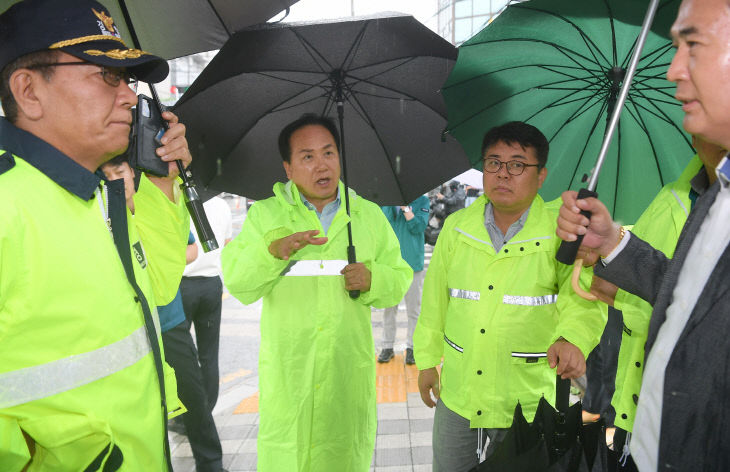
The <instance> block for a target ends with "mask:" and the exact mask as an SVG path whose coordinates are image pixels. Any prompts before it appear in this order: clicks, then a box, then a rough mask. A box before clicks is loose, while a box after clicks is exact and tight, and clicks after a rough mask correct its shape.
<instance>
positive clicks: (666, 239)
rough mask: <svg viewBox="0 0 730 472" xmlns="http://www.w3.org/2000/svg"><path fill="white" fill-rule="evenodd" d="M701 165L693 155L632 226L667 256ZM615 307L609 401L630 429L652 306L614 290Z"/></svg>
mask: <svg viewBox="0 0 730 472" xmlns="http://www.w3.org/2000/svg"><path fill="white" fill-rule="evenodd" d="M701 167H702V162H701V161H700V159H699V157H697V156H695V157H694V158H693V159H692V160H691V161H690V163H689V164H688V165H687V167H686V168H685V169H684V172H682V175H680V176H679V179H677V181H675V182H672V183H670V184H667V185H665V186H664V188H662V189H661V191H660V192H659V193H658V194H657V196H656V198H654V200H653V201H652V202H651V204H650V205H649V206H648V207H647V208H646V210H644V213H642V214H641V217H639V219H638V221H637V222H636V224H635V225H634V227H633V228H632V229H631V232H632V233H634V234H635V235H636V236H638V237H640V238H641V239H643V240H644V241H646V242H648V243H649V244H651V245H652V246H653V247H655V248H656V249H658V250H660V251H662V252H663V253H664V254H665V255H666V256H667V257H669V258H671V257H672V255H673V254H674V249H675V248H676V246H677V241H678V240H679V234H680V233H681V232H682V227H683V226H684V223H685V221H687V216H688V215H689V211H690V209H691V202H690V199H689V192H690V189H691V188H692V187H691V186H690V180H692V178H693V177H694V176H695V175H697V172H699V170H700V168H701ZM614 307H615V308H616V309H617V310H621V312H622V313H623V320H624V330H623V333H622V335H621V350H620V351H619V358H618V368H617V371H616V391H615V392H614V394H613V399H612V401H611V404H612V405H613V407H614V409H615V410H616V420H615V421H614V424H615V425H616V426H618V427H619V428H621V429H623V430H625V431H629V432H631V431H633V428H634V418H635V417H636V405H637V402H638V401H639V390H641V376H642V374H643V372H644V345H645V344H646V337H647V336H648V334H649V319H650V318H651V312H652V307H651V305H649V303H648V302H645V301H644V300H642V299H641V298H639V297H637V296H636V295H632V294H630V293H629V292H626V291H624V290H619V291H618V292H617V293H616V298H615V302H614Z"/></svg>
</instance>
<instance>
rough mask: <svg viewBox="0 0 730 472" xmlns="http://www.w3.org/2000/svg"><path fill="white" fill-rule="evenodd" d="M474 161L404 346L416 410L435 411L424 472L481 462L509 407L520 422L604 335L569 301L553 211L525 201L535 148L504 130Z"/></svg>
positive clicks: (538, 137)
mask: <svg viewBox="0 0 730 472" xmlns="http://www.w3.org/2000/svg"><path fill="white" fill-rule="evenodd" d="M482 156H483V160H484V163H483V164H484V195H483V196H482V197H480V198H478V199H477V200H476V201H475V202H474V203H472V204H471V205H470V206H469V207H467V208H465V209H463V210H460V211H457V212H456V213H454V214H452V215H451V216H449V217H448V218H447V219H446V222H445V224H444V228H443V229H442V230H441V233H440V235H439V239H438V242H437V243H436V246H435V248H434V251H433V256H432V258H431V262H430V265H429V268H428V271H427V273H426V280H425V282H424V287H423V301H422V305H421V315H420V317H419V318H418V324H417V325H416V332H415V335H414V339H413V341H414V350H415V357H416V364H417V365H418V368H419V370H420V372H419V377H418V386H419V390H420V392H421V398H422V399H423V401H424V403H425V404H426V405H428V406H429V407H433V406H436V413H435V416H434V428H433V450H434V461H433V468H434V471H449V472H460V471H467V470H470V469H472V468H473V467H475V466H476V465H477V464H478V462H479V457H478V456H486V455H488V454H491V451H492V450H493V448H494V446H495V445H496V444H498V443H499V442H500V441H501V440H502V438H503V437H504V434H505V432H506V428H508V427H509V426H510V424H511V423H512V416H513V412H514V408H515V405H516V404H517V402H518V401H519V402H520V404H521V405H522V408H523V410H524V412H525V416H526V417H527V418H532V416H533V415H534V413H535V410H536V408H537V404H538V401H539V400H540V398H541V397H542V396H545V398H547V399H548V400H550V401H552V399H553V398H555V373H556V371H557V374H558V375H561V376H562V377H563V378H575V377H578V376H580V375H582V374H583V372H584V371H585V356H587V355H588V353H589V352H590V351H591V350H592V349H593V347H594V346H595V345H596V344H598V340H599V339H600V336H601V333H602V332H603V327H604V325H605V323H606V317H605V314H603V313H602V312H601V310H600V309H599V308H598V304H597V303H594V302H588V301H586V300H583V299H581V298H579V297H578V296H577V295H575V294H574V293H573V291H572V289H571V287H570V275H571V271H572V268H571V267H569V266H565V265H563V264H560V263H559V262H557V261H556V260H555V253H556V251H557V249H558V246H559V244H560V240H559V239H558V238H557V237H555V226H556V222H555V217H556V216H557V206H551V205H549V204H545V203H544V202H543V200H542V198H540V196H539V195H538V194H537V191H538V189H539V188H540V186H541V185H542V183H543V181H544V180H545V177H546V176H547V169H546V168H545V164H546V162H547V156H548V142H547V139H546V138H545V136H544V135H543V134H542V133H541V132H540V131H539V130H538V129H537V128H535V127H534V126H531V125H528V124H526V123H522V122H511V123H506V124H504V125H502V126H498V127H496V128H493V129H491V130H489V131H488V132H487V133H486V135H485V136H484V141H483V144H482ZM585 275H586V277H588V275H589V274H588V273H586V274H585ZM442 357H443V368H442V372H441V374H442V375H441V377H440V378H439V373H438V371H437V369H436V367H437V366H438V365H439V364H441V360H442ZM556 367H557V369H556V370H553V369H554V368H556ZM432 393H433V396H434V397H436V398H437V399H439V401H438V404H436V403H435V402H434V399H433V398H432V397H431V394H432ZM482 431H483V432H484V433H485V435H484V436H483V435H482V434H480V432H482ZM487 436H488V437H489V438H490V443H489V450H487V451H486V452H483V451H484V440H483V439H482V438H484V437H487ZM474 451H479V452H478V454H475V453H474Z"/></svg>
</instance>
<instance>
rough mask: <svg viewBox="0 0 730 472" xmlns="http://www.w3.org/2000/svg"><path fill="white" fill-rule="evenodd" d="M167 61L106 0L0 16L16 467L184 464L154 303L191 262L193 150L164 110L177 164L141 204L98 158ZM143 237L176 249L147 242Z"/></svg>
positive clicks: (6, 458) (6, 342)
mask: <svg viewBox="0 0 730 472" xmlns="http://www.w3.org/2000/svg"><path fill="white" fill-rule="evenodd" d="M167 73H168V66H167V63H166V62H165V61H164V60H163V59H162V58H159V57H156V56H153V55H151V54H149V53H146V52H144V51H141V50H137V49H130V48H128V47H127V46H126V45H125V44H124V42H123V40H122V39H121V37H120V35H119V32H118V30H117V28H116V26H115V25H114V20H113V19H112V18H111V16H110V14H109V12H108V10H107V9H106V8H105V7H104V6H103V5H101V4H100V3H98V2H95V1H92V0H68V1H64V2H58V1H54V0H25V1H22V2H19V3H16V4H14V5H13V6H12V7H10V8H9V9H7V10H6V11H5V12H3V13H2V14H0V101H1V102H2V107H3V111H4V113H5V118H2V119H0V200H1V201H2V202H3V205H2V211H0V431H2V432H3V433H2V434H0V469H2V470H3V471H20V470H25V468H27V467H30V468H31V469H32V470H39V471H43V470H59V469H60V468H63V469H64V470H101V469H103V470H105V471H106V470H110V471H114V470H120V471H138V470H170V469H171V466H170V459H169V445H168V442H167V434H166V422H167V414H168V410H170V411H171V410H174V409H177V408H179V401H178V400H177V395H176V386H175V381H174V373H173V371H172V369H170V368H169V366H167V365H166V363H165V361H164V356H163V353H162V344H161V339H160V334H159V320H158V318H157V313H156V311H155V305H163V304H166V303H168V302H169V301H171V300H172V299H173V297H174V296H175V293H176V291H177V287H178V285H179V282H180V278H181V276H182V271H183V268H184V266H185V247H186V241H187V236H188V233H189V227H188V214H187V210H186V209H185V205H184V204H183V202H181V201H180V195H179V192H178V191H177V189H176V186H175V175H176V166H175V165H174V163H173V161H174V160H176V159H180V160H182V161H183V163H184V165H187V164H189V163H190V161H191V156H190V153H189V151H188V146H187V141H186V139H185V127H184V126H183V125H182V124H180V123H178V120H177V118H176V117H175V115H174V114H172V113H165V114H164V115H163V117H164V118H165V119H166V120H167V121H168V123H169V125H170V126H169V130H168V131H167V132H166V133H165V135H164V136H163V137H162V144H163V145H162V146H161V147H160V148H159V149H158V150H157V154H158V155H159V156H160V157H161V158H162V160H164V161H166V162H168V163H170V166H169V167H170V169H171V172H170V175H169V176H168V177H165V178H156V179H154V180H153V179H150V181H151V182H152V183H150V184H149V185H146V186H145V187H144V188H140V190H139V193H138V195H139V197H140V200H137V199H135V204H136V210H135V215H134V217H132V215H131V214H130V213H129V211H128V209H127V206H126V204H125V194H124V185H123V181H122V180H114V181H108V180H106V179H105V178H104V176H103V174H102V173H101V172H99V171H98V169H99V167H100V166H101V165H102V164H103V163H105V162H106V161H108V160H109V159H111V158H113V157H114V156H117V155H119V154H121V153H123V152H124V151H125V149H126V148H127V146H128V143H129V135H130V124H131V121H132V113H131V108H132V107H133V106H134V105H135V104H136V102H137V96H136V94H135V91H134V90H133V88H132V86H133V85H134V83H135V80H144V81H147V82H150V83H154V82H159V81H160V80H162V79H163V78H164V77H165V76H166V75H167ZM143 201H144V202H143ZM144 234H159V236H157V237H158V239H163V238H164V239H165V244H166V245H168V246H169V250H168V251H163V252H159V253H158V252H155V253H154V254H152V252H153V251H150V252H149V253H148V252H147V251H148V249H149V247H148V245H147V239H145V236H144ZM162 235H164V236H162ZM142 240H145V244H142V242H141V241H142ZM153 245H154V244H153ZM178 249H179V250H178ZM160 258H164V259H165V260H164V261H163V260H162V259H160Z"/></svg>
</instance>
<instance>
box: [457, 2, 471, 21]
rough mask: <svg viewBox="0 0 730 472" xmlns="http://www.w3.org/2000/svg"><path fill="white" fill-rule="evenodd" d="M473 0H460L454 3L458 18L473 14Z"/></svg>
mask: <svg viewBox="0 0 730 472" xmlns="http://www.w3.org/2000/svg"><path fill="white" fill-rule="evenodd" d="M471 1H472V0H459V1H457V2H456V3H455V4H454V16H455V17H456V18H462V17H464V16H471Z"/></svg>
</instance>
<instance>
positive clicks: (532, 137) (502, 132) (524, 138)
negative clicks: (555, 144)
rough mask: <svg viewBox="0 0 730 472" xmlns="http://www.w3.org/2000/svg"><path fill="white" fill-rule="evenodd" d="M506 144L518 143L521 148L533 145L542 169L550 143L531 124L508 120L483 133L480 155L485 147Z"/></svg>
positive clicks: (545, 162)
mask: <svg viewBox="0 0 730 472" xmlns="http://www.w3.org/2000/svg"><path fill="white" fill-rule="evenodd" d="M500 141H501V142H503V143H505V144H508V145H512V144H514V143H517V144H519V145H520V146H522V147H523V148H527V147H533V148H535V152H536V154H537V164H538V165H539V166H540V167H538V168H539V169H542V168H543V167H545V165H546V164H547V158H548V152H549V151H550V144H548V140H547V138H546V137H545V135H544V134H542V133H541V132H540V130H539V129H537V128H535V127H534V126H532V125H528V124H527V123H524V122H522V121H510V122H509V123H505V124H503V125H500V126H495V127H494V128H492V129H490V130H489V131H487V132H486V133H485V134H484V140H483V141H482V153H481V155H482V157H484V152H485V151H486V150H487V148H489V147H491V146H494V145H495V144H497V143H499V142H500Z"/></svg>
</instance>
